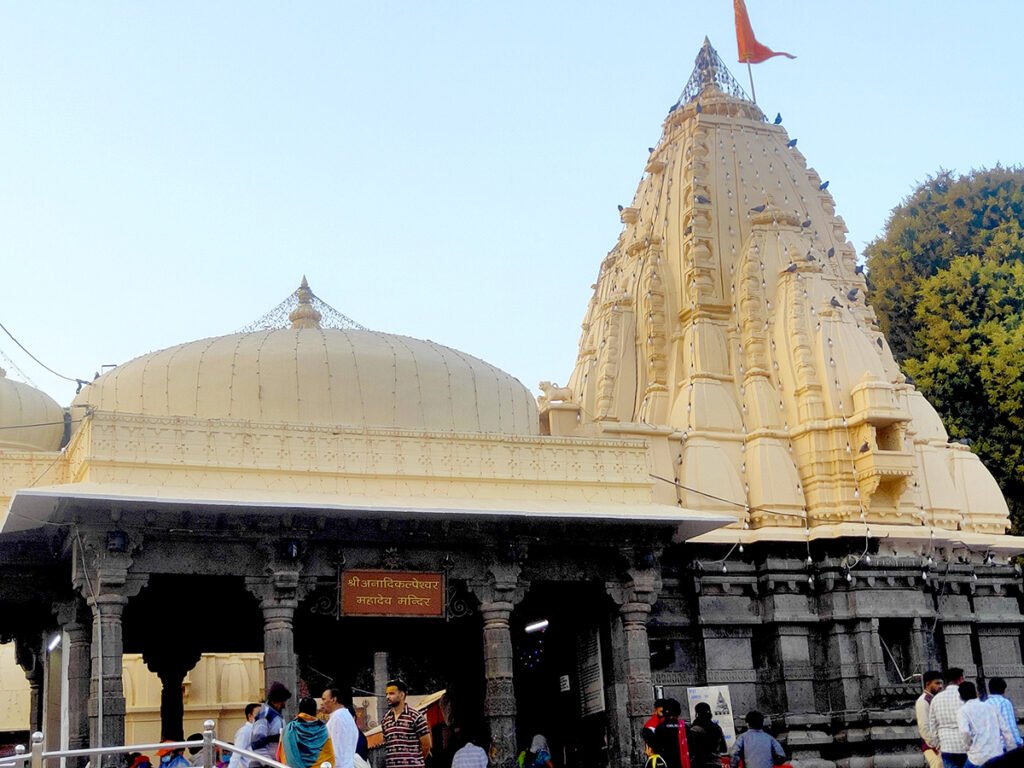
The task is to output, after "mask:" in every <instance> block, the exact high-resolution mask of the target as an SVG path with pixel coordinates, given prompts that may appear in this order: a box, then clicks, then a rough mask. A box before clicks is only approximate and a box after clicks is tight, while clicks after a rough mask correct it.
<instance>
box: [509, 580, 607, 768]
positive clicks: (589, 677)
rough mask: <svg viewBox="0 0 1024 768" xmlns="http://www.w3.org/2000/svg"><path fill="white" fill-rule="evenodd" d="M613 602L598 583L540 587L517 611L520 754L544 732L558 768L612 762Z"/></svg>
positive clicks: (514, 629)
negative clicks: (609, 739) (610, 625)
mask: <svg viewBox="0 0 1024 768" xmlns="http://www.w3.org/2000/svg"><path fill="white" fill-rule="evenodd" d="M606 603H607V597H606V596H605V594H604V590H603V588H602V586H601V585H598V584H573V583H561V582H534V583H533V584H532V586H531V589H530V592H529V593H528V594H527V596H526V598H525V599H524V600H523V602H522V603H521V604H520V605H519V606H518V608H517V609H516V611H515V612H514V613H513V615H512V622H511V631H512V645H513V652H514V654H515V671H514V675H515V678H514V679H515V691H516V712H517V714H516V729H517V734H516V735H517V740H518V749H519V750H523V749H529V748H530V744H531V741H532V739H533V737H534V736H535V735H537V734H542V735H543V736H545V737H546V739H547V741H548V744H549V745H550V747H551V752H552V755H553V757H554V763H555V765H556V766H559V767H561V766H565V767H566V768H576V767H578V766H587V767H588V768H593V767H594V766H602V765H607V763H608V755H607V739H606V731H607V722H608V716H607V714H606V710H607V708H608V706H607V702H605V685H606V683H607V682H609V680H610V678H609V677H608V674H607V673H606V671H607V670H610V669H611V665H610V663H609V651H610V645H609V634H608V621H607V619H606V616H607V611H606V610H605V606H606ZM527 768H528V766H527Z"/></svg>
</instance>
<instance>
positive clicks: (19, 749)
mask: <svg viewBox="0 0 1024 768" xmlns="http://www.w3.org/2000/svg"><path fill="white" fill-rule="evenodd" d="M213 731H214V722H213V720H207V721H206V722H204V723H203V738H202V740H201V741H196V740H193V741H162V742H160V743H158V744H125V745H123V746H116V747H90V748H88V749H55V750H52V751H50V752H44V751H43V734H42V733H39V732H38V731H37V732H36V733H33V734H32V740H31V744H30V745H29V749H28V750H26V749H25V747H24V746H23V745H21V744H19V745H18V746H16V747H15V748H14V754H13V755H10V756H8V757H4V758H0V765H2V766H5V767H6V766H11V768H44V762H45V761H47V760H55V759H60V758H65V757H88V758H89V759H90V761H91V763H92V766H93V768H99V766H100V765H101V764H102V761H101V758H102V757H103V756H104V755H123V754H127V753H128V752H144V751H147V750H153V749H158V750H159V749H186V748H189V747H201V748H202V750H203V765H202V767H200V768H203V767H207V766H208V767H209V768H213V767H214V766H215V765H216V764H217V763H216V761H215V760H214V749H215V748H216V747H220V748H221V749H227V750H229V751H231V752H237V753H238V754H240V755H242V756H243V757H247V758H249V759H250V760H252V761H255V762H257V763H259V764H261V765H264V766H267V767H268V768H291V766H288V765H285V764H284V763H279V762H278V761H277V760H271V759H270V758H268V757H266V756H265V755H260V754H257V753H255V752H253V751H251V750H248V749H242V748H241V747H236V746H235V745H234V744H232V743H230V742H227V741H221V740H220V739H218V738H216V737H215V736H214V732H213ZM154 768H156V766H154ZM316 768H332V767H331V764H330V763H329V762H326V761H325V762H323V763H321V764H320V765H319V766H317V767H316Z"/></svg>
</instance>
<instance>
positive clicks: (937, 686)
mask: <svg viewBox="0 0 1024 768" xmlns="http://www.w3.org/2000/svg"><path fill="white" fill-rule="evenodd" d="M921 682H922V683H923V685H924V693H922V694H921V695H920V696H919V697H918V699H917V703H916V704H915V705H914V713H915V714H916V715H917V732H918V733H919V734H920V735H921V751H922V752H924V759H925V760H927V761H928V768H942V758H941V757H939V747H938V743H937V741H938V740H937V739H936V738H935V734H934V733H932V731H931V729H930V728H929V727H928V712H929V710H930V709H931V703H932V698H934V696H935V694H937V693H938V692H939V691H941V690H942V673H941V672H939V671H937V670H934V669H930V670H928V671H927V672H925V673H924V676H923V677H922V678H921Z"/></svg>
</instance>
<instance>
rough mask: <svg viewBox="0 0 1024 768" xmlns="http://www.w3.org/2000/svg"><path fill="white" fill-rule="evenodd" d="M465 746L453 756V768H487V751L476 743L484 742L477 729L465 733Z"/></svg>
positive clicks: (463, 739)
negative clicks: (476, 731)
mask: <svg viewBox="0 0 1024 768" xmlns="http://www.w3.org/2000/svg"><path fill="white" fill-rule="evenodd" d="M462 741H463V746H461V747H460V748H459V749H458V750H457V751H456V752H455V754H454V755H452V768H487V763H488V762H489V761H488V758H487V750H485V749H484V748H483V747H479V746H477V745H476V743H475V742H477V741H483V739H480V738H479V736H478V734H477V733H475V729H469V730H466V731H464V732H463V735H462Z"/></svg>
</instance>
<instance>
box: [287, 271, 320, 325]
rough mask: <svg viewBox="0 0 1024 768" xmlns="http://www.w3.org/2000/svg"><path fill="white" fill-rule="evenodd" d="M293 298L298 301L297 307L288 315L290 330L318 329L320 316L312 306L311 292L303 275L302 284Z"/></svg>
mask: <svg viewBox="0 0 1024 768" xmlns="http://www.w3.org/2000/svg"><path fill="white" fill-rule="evenodd" d="M295 297H296V298H297V299H298V300H299V306H297V307H296V308H295V309H293V310H292V311H291V312H289V313H288V319H289V320H291V321H292V328H319V327H320V318H321V317H322V315H321V314H320V313H319V312H317V311H316V307H314V306H313V292H312V291H311V290H310V289H309V283H307V282H306V276H305V275H303V276H302V283H301V284H300V285H299V287H298V289H297V290H296V291H295Z"/></svg>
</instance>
